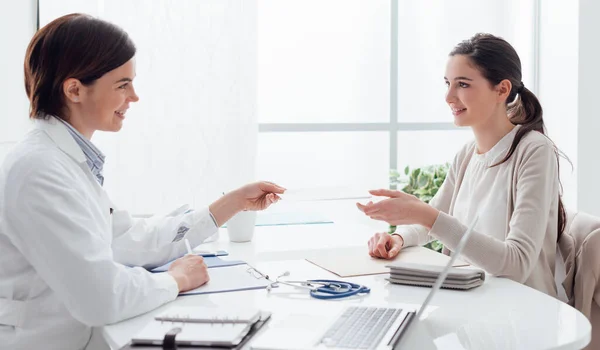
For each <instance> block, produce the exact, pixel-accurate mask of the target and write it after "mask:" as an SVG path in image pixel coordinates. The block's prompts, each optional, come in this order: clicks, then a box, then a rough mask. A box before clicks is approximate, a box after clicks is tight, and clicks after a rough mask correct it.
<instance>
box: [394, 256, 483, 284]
mask: <svg viewBox="0 0 600 350" xmlns="http://www.w3.org/2000/svg"><path fill="white" fill-rule="evenodd" d="M387 267H389V269H390V277H389V278H387V280H388V281H390V282H392V283H397V284H407V285H411V286H422V287H431V286H433V284H434V283H435V281H436V280H437V278H438V276H439V275H440V273H442V270H443V269H444V267H443V266H433V265H425V264H410V263H405V262H398V263H395V264H393V265H388V266H387ZM484 280H485V271H483V270H481V269H478V268H451V269H450V270H449V271H448V275H447V276H446V279H445V280H444V282H443V283H442V286H441V287H442V288H447V289H462V290H467V289H471V288H475V287H479V286H480V285H482V284H483V282H484Z"/></svg>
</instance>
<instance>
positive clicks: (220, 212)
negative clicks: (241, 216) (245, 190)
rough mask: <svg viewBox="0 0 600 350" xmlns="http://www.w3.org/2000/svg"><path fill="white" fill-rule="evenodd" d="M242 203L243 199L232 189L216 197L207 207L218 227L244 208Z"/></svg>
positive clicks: (243, 202)
mask: <svg viewBox="0 0 600 350" xmlns="http://www.w3.org/2000/svg"><path fill="white" fill-rule="evenodd" d="M244 205H245V200H244V199H243V198H242V197H241V196H240V195H238V194H237V192H235V191H232V192H229V193H227V194H226V195H224V196H223V197H221V198H219V199H217V200H216V201H215V202H213V203H212V204H211V205H210V206H209V207H208V209H209V210H210V212H211V213H212V215H213V216H214V218H215V221H217V226H218V227H220V226H221V225H223V224H224V223H226V222H227V220H229V219H231V217H233V216H234V215H235V214H237V213H238V212H240V211H242V210H244Z"/></svg>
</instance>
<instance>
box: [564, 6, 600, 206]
mask: <svg viewBox="0 0 600 350" xmlns="http://www.w3.org/2000/svg"><path fill="white" fill-rule="evenodd" d="M599 16H600V2H599V1H597V0H580V1H579V40H578V41H579V84H578V91H579V98H578V109H579V123H578V128H577V132H578V138H577V149H578V152H579V154H578V157H579V159H578V166H579V169H578V176H577V181H578V187H579V196H578V201H577V202H578V205H579V210H581V211H585V212H588V213H590V214H594V215H600V184H599V178H600V110H599V106H598V101H599V98H598V93H600V45H599V43H598V33H600V21H599V20H598V17H599ZM567 88H568V87H567Z"/></svg>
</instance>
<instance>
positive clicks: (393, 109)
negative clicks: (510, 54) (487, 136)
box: [258, 0, 541, 169]
mask: <svg viewBox="0 0 600 350" xmlns="http://www.w3.org/2000/svg"><path fill="white" fill-rule="evenodd" d="M390 1H391V8H390V10H391V23H390V24H391V25H390V27H391V35H390V39H391V41H390V48H391V50H390V116H389V117H390V119H389V122H387V123H260V122H259V123H258V132H259V137H260V133H267V132H344V131H387V132H388V133H389V140H390V143H389V145H390V150H389V151H390V153H389V154H390V159H389V169H397V168H398V132H399V131H430V130H460V129H459V128H458V127H456V126H455V125H454V123H451V122H448V123H443V122H436V123H414V122H410V123H401V122H399V120H400V116H399V115H398V69H399V67H398V0H390ZM540 1H541V0H536V1H534V19H533V31H534V42H533V45H534V48H533V67H534V71H533V81H534V86H533V87H532V89H531V90H532V92H533V93H537V91H538V86H539V43H540V31H539V27H540V25H539V22H540V21H539V13H540Z"/></svg>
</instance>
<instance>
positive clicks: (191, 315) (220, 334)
mask: <svg viewBox="0 0 600 350" xmlns="http://www.w3.org/2000/svg"><path fill="white" fill-rule="evenodd" d="M270 316H271V314H270V313H268V312H261V311H259V310H257V309H243V308H241V309H240V308H237V309H223V308H222V307H220V308H218V309H217V308H205V307H192V308H190V307H187V308H181V307H173V308H170V309H169V310H167V311H166V312H165V313H162V314H160V315H158V316H156V317H155V318H154V320H153V321H151V322H150V323H149V324H148V325H147V326H146V327H145V328H144V329H143V330H142V331H141V332H140V333H138V334H136V335H135V336H134V337H133V338H132V339H131V343H129V344H128V345H127V346H125V347H124V348H123V349H138V350H142V349H157V348H163V349H175V348H176V347H177V346H182V347H185V348H197V349H213V348H217V349H239V348H241V347H242V346H243V345H244V344H245V343H246V342H247V341H248V340H249V339H250V338H252V336H253V335H254V334H255V333H256V332H257V331H258V330H259V329H260V328H261V327H262V326H263V325H264V324H265V322H266V321H267V320H268V319H269V318H270Z"/></svg>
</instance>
